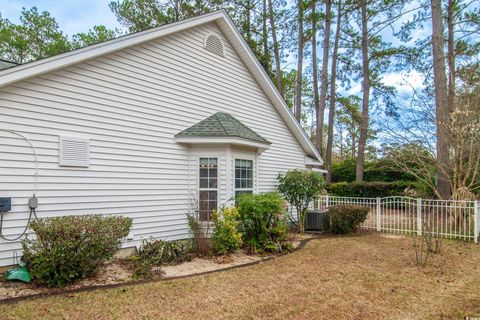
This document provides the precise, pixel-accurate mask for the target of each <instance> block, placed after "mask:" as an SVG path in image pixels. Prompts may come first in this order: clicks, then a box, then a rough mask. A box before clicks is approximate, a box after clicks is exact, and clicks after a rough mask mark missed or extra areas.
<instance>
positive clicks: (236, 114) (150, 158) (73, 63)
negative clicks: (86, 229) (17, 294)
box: [0, 11, 323, 265]
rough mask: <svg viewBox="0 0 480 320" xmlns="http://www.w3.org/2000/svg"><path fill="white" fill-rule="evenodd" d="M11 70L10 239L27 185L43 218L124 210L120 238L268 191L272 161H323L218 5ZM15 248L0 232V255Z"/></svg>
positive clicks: (3, 84) (25, 211)
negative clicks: (129, 222) (128, 227)
mask: <svg viewBox="0 0 480 320" xmlns="http://www.w3.org/2000/svg"><path fill="white" fill-rule="evenodd" d="M8 67H9V68H5V69H3V70H1V71H0V198H1V197H3V198H7V200H8V198H11V210H10V211H8V212H5V213H2V216H3V225H2V230H1V232H2V235H3V236H4V237H6V238H14V237H16V236H18V235H21V233H22V231H23V229H24V228H25V226H26V223H27V220H28V217H29V205H28V199H29V198H30V197H32V195H33V193H35V194H36V197H37V198H38V208H37V214H38V217H39V218H44V217H52V216H61V215H73V214H86V213H101V214H118V215H124V216H129V217H132V218H133V227H132V232H131V235H130V236H129V239H128V240H127V242H126V243H125V246H126V247H128V246H133V245H138V244H139V243H140V241H141V240H142V239H146V238H149V237H151V236H153V237H162V238H165V239H172V240H173V239H179V238H185V237H187V236H188V228H187V224H186V216H185V213H186V211H187V207H188V205H189V202H190V201H192V200H194V201H196V202H197V203H198V206H199V208H200V210H201V211H203V212H206V210H209V209H212V208H216V207H219V206H221V205H222V204H224V203H226V202H227V201H229V200H230V199H232V197H234V195H235V194H238V193H241V192H265V191H271V190H274V188H275V185H276V177H277V175H278V173H280V172H285V171H287V170H289V169H294V168H315V167H316V168H318V167H319V166H321V165H322V163H323V161H322V159H321V158H320V155H319V154H318V153H317V151H316V150H315V147H314V146H313V145H312V143H311V142H310V140H309V139H308V137H307V135H306V134H305V132H304V131H303V130H302V128H301V127H300V126H299V124H298V123H297V122H296V121H295V119H294V117H293V115H292V113H291V111H290V110H289V109H288V107H287V105H286V104H285V102H284V101H283V100H282V98H281V97H280V95H279V93H278V92H277V90H276V89H275V87H274V85H273V83H272V82H271V81H270V79H269V78H268V76H267V74H266V73H265V72H264V70H263V69H262V67H261V66H260V64H259V62H258V61H257V60H256V58H255V56H254V54H253V53H252V51H251V50H250V49H249V48H248V46H247V44H246V43H245V41H244V40H243V39H242V37H241V35H240V34H239V32H238V30H237V29H236V28H235V26H234V25H233V23H232V21H231V19H230V18H229V17H228V15H227V14H226V13H225V12H223V11H219V12H214V13H211V14H206V15H202V16H199V17H196V18H192V19H188V20H184V21H180V22H177V23H172V24H168V25H165V26H162V27H159V28H155V29H151V30H146V31H144V32H139V33H135V34H131V35H127V36H123V37H120V38H117V39H114V40H111V41H107V42H104V43H100V44H97V45H93V46H89V47H86V48H83V49H79V50H75V51H71V52H68V53H64V54H61V55H57V56H54V57H50V58H47V59H42V60H39V61H35V62H32V63H27V64H24V65H19V66H10V65H9V66H8ZM35 154H36V157H35ZM36 160H37V161H36ZM36 167H38V171H36V169H35V168H36ZM35 181H37V183H35ZM3 200H5V199H3ZM19 249H20V245H19V241H6V240H4V239H0V265H9V264H12V256H13V255H14V254H15V253H16V252H17V253H18V254H20V252H19Z"/></svg>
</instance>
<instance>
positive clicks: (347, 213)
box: [327, 204, 369, 234]
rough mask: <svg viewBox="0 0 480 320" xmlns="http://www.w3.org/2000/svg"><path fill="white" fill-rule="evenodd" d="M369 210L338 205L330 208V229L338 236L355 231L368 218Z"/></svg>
mask: <svg viewBox="0 0 480 320" xmlns="http://www.w3.org/2000/svg"><path fill="white" fill-rule="evenodd" d="M368 211H369V210H368V208H367V207H362V206H355V205H343V204H342V205H336V206H332V207H330V208H328V211H327V221H328V223H327V224H328V229H329V230H330V231H331V232H333V233H337V234H347V233H351V232H353V231H355V230H356V229H357V228H358V227H359V226H360V225H361V224H362V223H363V222H364V221H365V220H366V219H367V216H368Z"/></svg>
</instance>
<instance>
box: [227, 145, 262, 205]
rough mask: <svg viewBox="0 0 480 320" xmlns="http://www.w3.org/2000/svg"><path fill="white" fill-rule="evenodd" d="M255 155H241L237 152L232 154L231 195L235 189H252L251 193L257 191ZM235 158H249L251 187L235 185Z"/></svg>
mask: <svg viewBox="0 0 480 320" xmlns="http://www.w3.org/2000/svg"><path fill="white" fill-rule="evenodd" d="M256 158H257V157H256V156H255V155H246V154H245V155H243V154H241V155H240V154H237V155H234V157H233V179H232V183H233V196H234V197H235V195H236V193H237V191H252V193H257V180H256V177H257V161H256ZM237 160H249V161H252V187H251V188H236V187H235V180H236V176H235V175H236V167H235V162H236V161H237Z"/></svg>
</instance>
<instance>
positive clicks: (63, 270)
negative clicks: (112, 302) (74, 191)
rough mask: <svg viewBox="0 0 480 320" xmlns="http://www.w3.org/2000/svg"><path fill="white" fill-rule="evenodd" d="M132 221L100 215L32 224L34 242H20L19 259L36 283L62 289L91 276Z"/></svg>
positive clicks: (30, 240) (112, 249)
mask: <svg viewBox="0 0 480 320" xmlns="http://www.w3.org/2000/svg"><path fill="white" fill-rule="evenodd" d="M131 225H132V219H130V218H125V217H119V216H108V217H104V216H101V215H85V216H65V217H57V218H48V219H40V220H37V221H32V223H31V224H30V227H31V228H32V230H33V231H34V232H35V235H36V239H28V238H27V239H25V240H24V241H22V248H23V257H22V260H23V261H24V262H25V263H26V265H27V268H28V270H29V271H30V273H31V274H32V277H33V278H34V279H35V280H36V281H37V283H39V284H43V285H47V286H49V287H62V286H66V285H67V284H69V283H71V282H73V281H75V280H78V279H83V278H85V277H88V276H91V275H92V274H93V273H94V272H95V271H96V270H97V268H98V266H99V265H100V264H101V263H103V262H105V261H106V260H108V259H110V258H112V257H113V255H114V254H115V252H117V251H118V249H120V245H121V242H122V238H125V237H126V236H127V235H128V232H129V230H130V227H131Z"/></svg>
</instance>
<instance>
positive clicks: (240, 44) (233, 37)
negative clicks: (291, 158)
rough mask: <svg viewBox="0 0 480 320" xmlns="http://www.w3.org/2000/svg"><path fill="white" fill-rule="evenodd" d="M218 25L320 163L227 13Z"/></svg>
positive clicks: (296, 134)
mask: <svg viewBox="0 0 480 320" xmlns="http://www.w3.org/2000/svg"><path fill="white" fill-rule="evenodd" d="M219 27H220V28H221V29H222V31H223V32H224V33H225V35H226V36H227V38H228V39H229V40H230V43H232V45H233V46H234V47H235V49H236V50H237V52H238V53H239V55H240V57H241V58H242V60H243V62H244V63H245V64H246V65H247V67H248V69H249V70H250V72H252V75H253V76H254V78H255V80H256V81H257V83H258V84H259V85H260V87H261V88H262V89H263V90H264V92H265V93H266V95H267V96H268V98H269V99H270V101H271V102H272V104H273V105H274V106H275V108H276V109H277V111H278V113H279V114H280V116H281V117H282V119H283V120H284V121H285V123H286V124H287V126H288V128H289V129H290V131H291V132H292V133H293V135H294V136H295V138H296V139H297V141H298V142H299V143H300V145H301V146H302V148H303V149H304V151H305V152H306V153H307V154H308V155H310V156H312V157H314V158H316V159H318V160H319V161H320V162H321V163H323V159H322V157H321V156H320V154H319V153H318V151H317V149H316V148H315V146H314V145H313V143H312V142H311V141H310V139H309V137H308V136H307V134H306V133H305V131H304V130H303V128H302V127H301V125H300V124H299V123H298V121H297V120H296V119H295V117H294V115H293V113H292V111H291V110H290V108H289V107H288V106H287V104H286V103H285V101H284V100H283V98H282V96H281V95H280V93H279V92H278V90H277V88H276V87H275V85H274V84H273V82H272V80H271V79H270V77H269V76H268V75H267V73H266V72H265V70H264V69H263V67H262V66H261V65H260V62H259V61H258V59H257V58H256V57H255V54H254V53H253V52H252V50H251V49H250V47H249V46H248V44H247V43H246V42H245V40H244V39H243V37H242V36H241V34H240V32H239V31H238V29H237V28H236V27H235V25H234V23H233V21H232V19H230V17H229V16H228V15H225V16H224V19H222V20H221V21H219Z"/></svg>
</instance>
